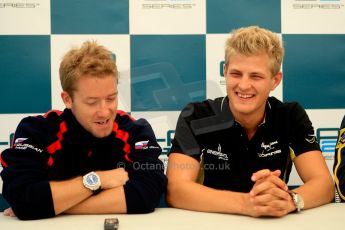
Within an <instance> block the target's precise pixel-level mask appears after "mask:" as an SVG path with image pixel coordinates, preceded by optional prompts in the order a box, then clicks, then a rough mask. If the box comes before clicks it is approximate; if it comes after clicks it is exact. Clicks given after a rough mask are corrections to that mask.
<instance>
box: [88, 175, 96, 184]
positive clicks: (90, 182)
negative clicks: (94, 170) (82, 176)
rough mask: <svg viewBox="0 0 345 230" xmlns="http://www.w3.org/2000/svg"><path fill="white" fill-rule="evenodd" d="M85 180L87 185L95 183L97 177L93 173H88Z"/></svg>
mask: <svg viewBox="0 0 345 230" xmlns="http://www.w3.org/2000/svg"><path fill="white" fill-rule="evenodd" d="M86 182H87V183H88V184H89V185H95V184H97V183H98V177H97V176H96V175H95V174H90V175H88V176H87V177H86Z"/></svg>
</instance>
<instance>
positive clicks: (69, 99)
mask: <svg viewBox="0 0 345 230" xmlns="http://www.w3.org/2000/svg"><path fill="white" fill-rule="evenodd" d="M61 99H62V101H63V103H64V104H65V106H66V108H67V109H70V108H72V97H71V96H70V95H69V94H68V93H67V92H66V91H62V93H61Z"/></svg>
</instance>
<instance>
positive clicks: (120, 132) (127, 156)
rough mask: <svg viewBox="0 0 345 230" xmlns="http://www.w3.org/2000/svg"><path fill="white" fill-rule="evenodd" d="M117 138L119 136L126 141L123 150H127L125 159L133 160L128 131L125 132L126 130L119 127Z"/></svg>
mask: <svg viewBox="0 0 345 230" xmlns="http://www.w3.org/2000/svg"><path fill="white" fill-rule="evenodd" d="M116 138H119V139H120V140H122V141H123V143H124V146H123V151H124V152H125V159H126V160H127V161H129V162H133V161H132V160H131V159H130V158H129V153H130V151H131V146H130V145H129V144H128V138H129V134H128V132H125V131H122V130H120V129H118V130H117V132H116Z"/></svg>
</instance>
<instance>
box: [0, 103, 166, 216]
mask: <svg viewBox="0 0 345 230" xmlns="http://www.w3.org/2000/svg"><path fill="white" fill-rule="evenodd" d="M13 140H14V141H13V143H12V146H11V148H9V149H6V150H4V151H3V153H2V154H1V164H2V166H3V171H2V172H1V177H2V180H3V192H2V193H3V196H4V197H5V199H6V200H7V201H8V203H9V204H10V206H11V207H12V209H13V211H14V212H15V214H16V215H17V217H18V218H20V219H39V218H47V217H52V216H54V215H55V212H54V205H53V200H52V194H51V190H50V186H49V181H52V180H54V181H59V180H66V179H70V178H72V177H75V176H81V175H85V174H86V173H88V172H90V171H95V170H109V169H114V168H119V167H124V168H125V170H126V171H127V172H128V175H129V180H128V181H127V183H126V184H125V185H124V191H125V197H126V204H127V212H128V213H147V212H152V211H153V210H154V208H155V207H156V206H157V205H158V203H159V200H160V197H161V195H162V193H163V192H165V189H166V183H167V181H166V177H165V175H164V166H163V164H162V162H161V161H160V160H159V159H158V156H159V155H160V154H161V148H160V146H159V145H158V143H157V141H156V138H155V136H154V133H153V130H152V128H151V126H150V125H149V123H148V122H147V121H146V120H144V119H139V120H134V119H133V118H132V117H131V116H129V115H128V114H127V113H125V112H122V111H118V112H117V116H116V118H115V123H114V127H113V132H112V133H111V134H110V135H109V136H107V137H105V138H96V137H94V136H93V135H91V134H90V133H89V132H87V131H86V130H85V129H84V128H83V127H82V126H81V125H80V124H79V123H78V122H77V120H76V118H75V117H74V115H73V114H72V112H71V111H70V110H69V109H65V110H64V111H63V112H60V111H50V112H49V113H47V114H45V115H44V116H36V117H27V118H24V119H23V120H22V121H21V122H20V124H19V125H18V127H17V130H16V132H15V136H14V139H13Z"/></svg>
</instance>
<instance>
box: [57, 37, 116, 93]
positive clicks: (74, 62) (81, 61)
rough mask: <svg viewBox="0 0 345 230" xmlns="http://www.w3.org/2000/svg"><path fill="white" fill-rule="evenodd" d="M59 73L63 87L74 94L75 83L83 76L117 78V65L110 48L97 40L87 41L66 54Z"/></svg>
mask: <svg viewBox="0 0 345 230" xmlns="http://www.w3.org/2000/svg"><path fill="white" fill-rule="evenodd" d="M59 73H60V82H61V87H62V89H63V90H64V91H66V92H67V93H68V94H70V95H71V96H73V91H74V90H75V84H76V82H77V81H78V79H80V78H81V77H86V76H88V77H89V76H92V77H98V78H102V77H104V76H109V75H113V76H114V77H115V78H117V67H116V64H115V60H114V59H113V54H112V53H111V52H110V51H109V50H108V49H106V48H105V47H104V46H101V45H98V44H97V42H96V41H86V42H84V43H83V44H82V46H81V47H80V48H72V49H71V50H70V51H68V52H67V53H66V54H65V56H64V57H63V59H62V61H61V64H60V69H59Z"/></svg>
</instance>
